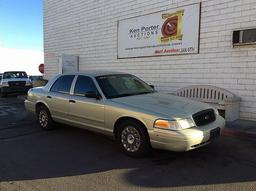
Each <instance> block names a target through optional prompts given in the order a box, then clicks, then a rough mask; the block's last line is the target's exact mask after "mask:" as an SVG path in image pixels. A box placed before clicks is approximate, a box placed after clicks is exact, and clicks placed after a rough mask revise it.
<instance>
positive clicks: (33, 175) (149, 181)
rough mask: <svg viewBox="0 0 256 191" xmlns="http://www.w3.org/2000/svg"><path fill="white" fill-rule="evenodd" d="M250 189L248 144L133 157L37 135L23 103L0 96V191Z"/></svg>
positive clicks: (102, 144)
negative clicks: (139, 157) (138, 157)
mask: <svg viewBox="0 0 256 191" xmlns="http://www.w3.org/2000/svg"><path fill="white" fill-rule="evenodd" d="M9 190H24V191H30V190H40V191H53V190H59V191H71V190H72V191H76V190H89V191H91V190H120V191H121V190H122V191H125V190H181V191H183V190H186V191H188V190H189V191H193V190H200V191H202V190H232V191H233V190H239V191H255V190H256V142H255V141H253V140H249V139H248V140H247V139H239V138H236V137H226V136H223V137H221V138H220V139H219V140H217V141H216V142H214V143H212V144H210V145H208V146H205V147H203V148H200V149H197V150H193V151H189V152H183V153H176V152H167V151H161V150H154V151H153V152H152V154H151V155H150V156H148V157H146V158H142V159H134V158H130V157H127V156H125V155H124V154H123V153H122V152H120V150H119V148H118V147H117V145H116V144H115V142H114V140H112V139H110V138H109V137H106V136H103V135H100V134H95V133H91V132H89V131H86V130H83V129H77V128H73V127H69V126H63V125H58V128H57V129H55V130H52V131H48V132H45V131H42V130H41V129H40V128H39V127H38V126H37V123H36V121H35V116H34V115H32V114H30V113H27V112H26V111H25V109H24V103H23V100H21V99H17V98H16V97H7V98H0V191H9Z"/></svg>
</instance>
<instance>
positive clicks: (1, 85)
mask: <svg viewBox="0 0 256 191" xmlns="http://www.w3.org/2000/svg"><path fill="white" fill-rule="evenodd" d="M30 88H32V83H31V81H30V79H29V78H28V76H27V73H26V72H24V71H8V72H4V73H3V75H2V79H1V81H0V95H1V97H5V96H7V95H8V94H12V93H27V92H28V90H29V89H30Z"/></svg>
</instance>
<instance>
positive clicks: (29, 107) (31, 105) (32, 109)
mask: <svg viewBox="0 0 256 191" xmlns="http://www.w3.org/2000/svg"><path fill="white" fill-rule="evenodd" d="M24 103H25V108H26V110H27V111H29V112H32V113H35V112H36V106H35V103H34V102H31V101H28V100H25V102H24Z"/></svg>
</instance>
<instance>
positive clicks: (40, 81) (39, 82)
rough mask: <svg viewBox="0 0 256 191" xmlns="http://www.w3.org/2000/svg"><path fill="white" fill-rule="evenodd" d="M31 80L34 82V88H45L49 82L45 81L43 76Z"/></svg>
mask: <svg viewBox="0 0 256 191" xmlns="http://www.w3.org/2000/svg"><path fill="white" fill-rule="evenodd" d="M29 79H30V80H31V82H32V85H33V87H41V86H45V85H46V84H47V82H48V80H45V79H43V76H29Z"/></svg>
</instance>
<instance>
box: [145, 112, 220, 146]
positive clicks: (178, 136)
mask: <svg viewBox="0 0 256 191" xmlns="http://www.w3.org/2000/svg"><path fill="white" fill-rule="evenodd" d="M224 126H225V120H224V119H223V118H222V117H220V116H218V117H217V119H216V121H215V122H213V123H211V124H208V125H205V126H201V127H197V128H191V129H185V130H182V131H167V130H161V129H154V131H153V132H150V133H149V136H150V142H151V145H152V147H153V148H157V149H164V150H170V151H188V150H192V149H196V148H199V147H202V146H204V145H207V144H209V143H210V142H212V141H213V140H214V139H212V137H211V134H213V133H214V132H213V131H215V130H218V129H220V134H221V132H222V129H223V128H224ZM211 132H212V133H211ZM214 138H216V137H215V136H214Z"/></svg>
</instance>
